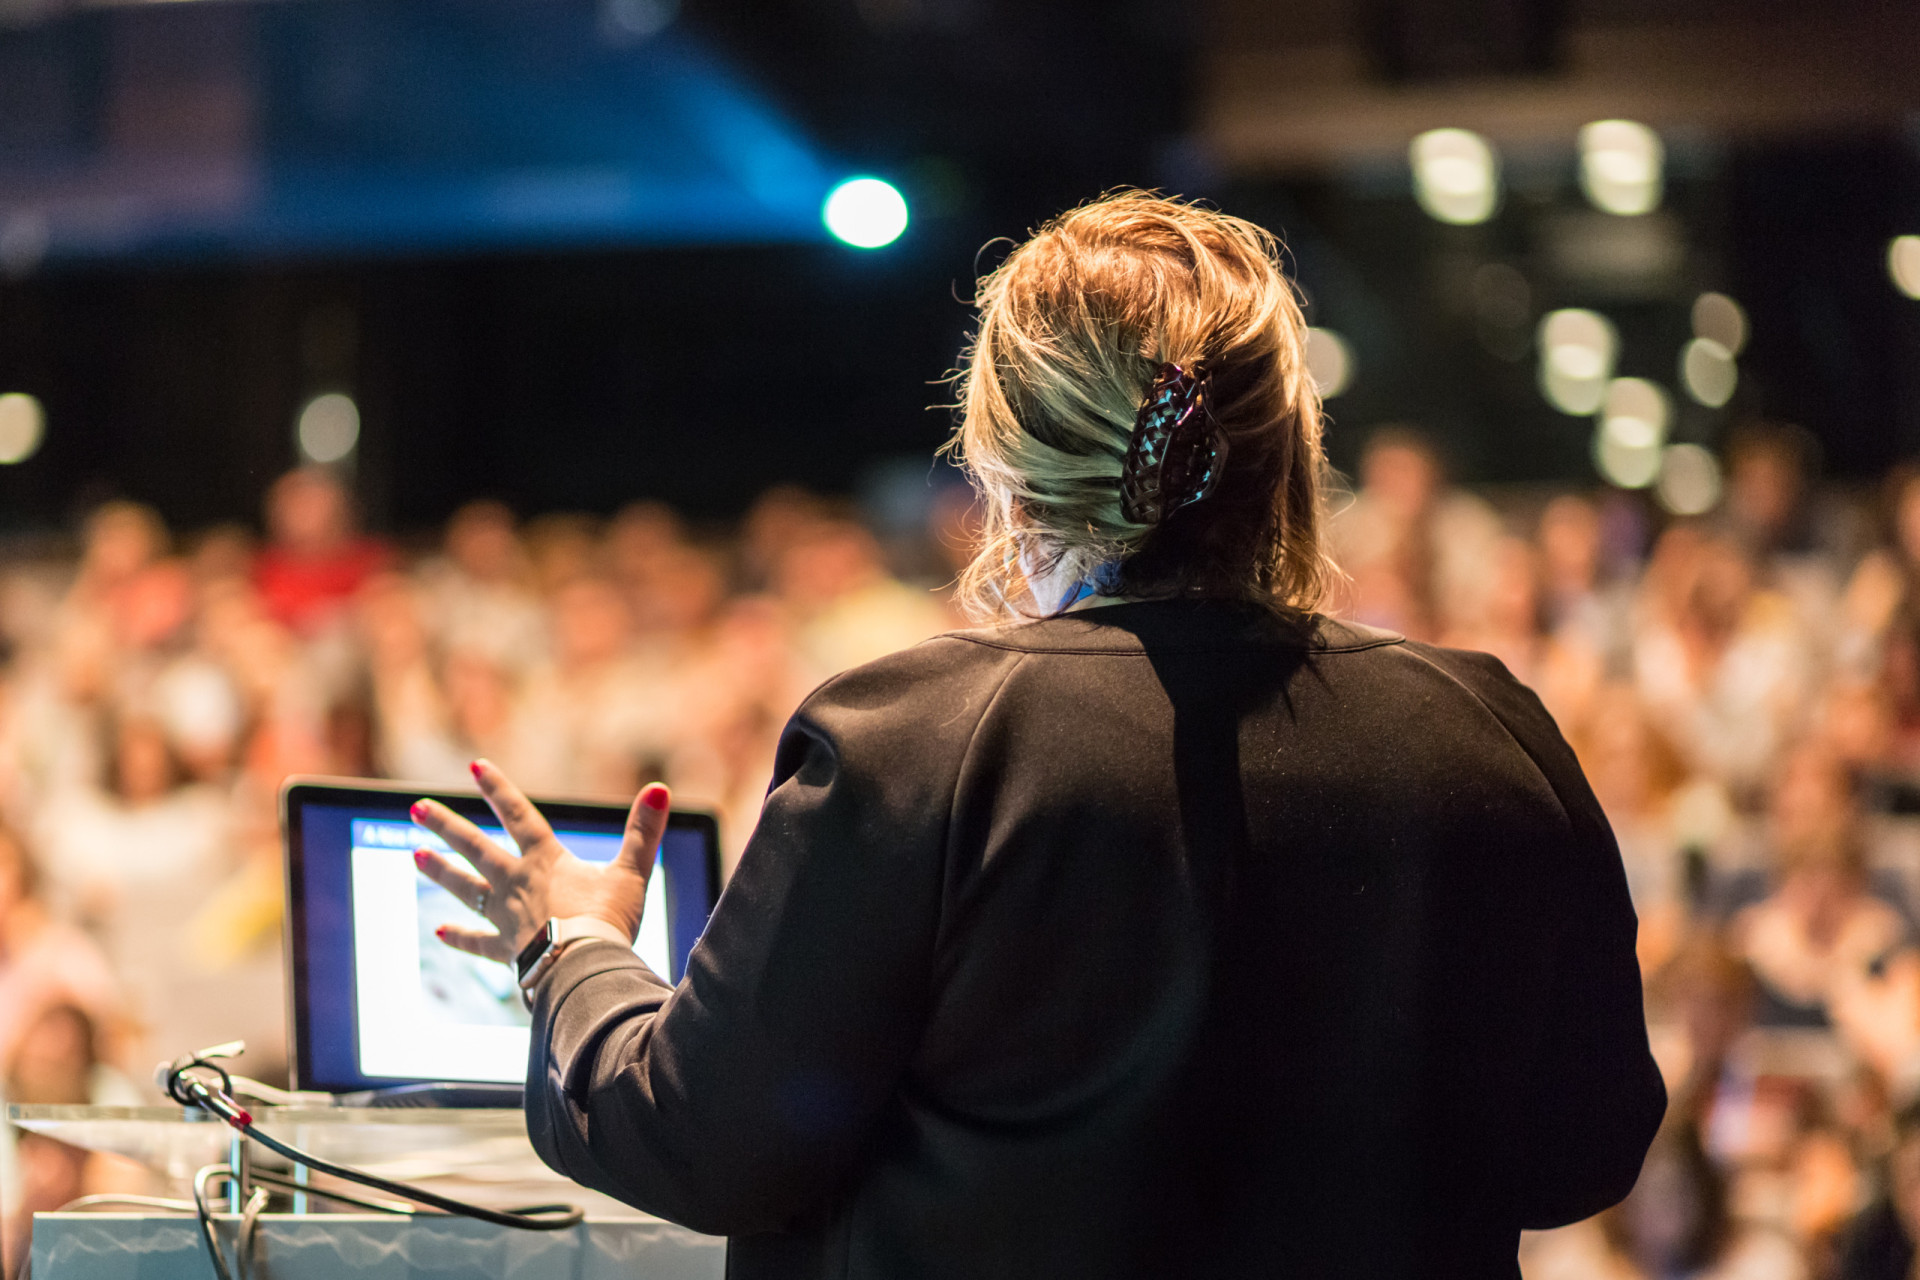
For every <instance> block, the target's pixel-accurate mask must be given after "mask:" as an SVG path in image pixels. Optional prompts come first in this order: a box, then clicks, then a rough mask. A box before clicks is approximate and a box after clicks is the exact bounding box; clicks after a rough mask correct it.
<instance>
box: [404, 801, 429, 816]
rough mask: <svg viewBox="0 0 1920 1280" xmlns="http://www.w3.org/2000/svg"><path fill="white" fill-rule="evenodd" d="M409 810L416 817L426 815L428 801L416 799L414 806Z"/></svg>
mask: <svg viewBox="0 0 1920 1280" xmlns="http://www.w3.org/2000/svg"><path fill="white" fill-rule="evenodd" d="M407 812H408V813H410V814H412V815H413V816H414V817H415V818H422V817H425V816H426V812H427V802H426V801H425V800H415V801H414V802H413V807H412V808H410V809H408V810H407Z"/></svg>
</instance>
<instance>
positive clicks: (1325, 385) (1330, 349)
mask: <svg viewBox="0 0 1920 1280" xmlns="http://www.w3.org/2000/svg"><path fill="white" fill-rule="evenodd" d="M1306 355H1307V372H1308V373H1309V374H1311V375H1312V377H1313V385H1314V386H1315V387H1317V388H1318V389H1319V391H1320V396H1321V398H1322V399H1327V400H1330V399H1332V398H1333V397H1334V396H1337V395H1339V394H1340V393H1341V392H1342V391H1345V390H1346V389H1347V388H1348V387H1349V386H1351V385H1353V373H1354V362H1353V348H1352V347H1351V346H1350V345H1349V344H1348V343H1347V340H1346V339H1345V338H1343V337H1341V336H1340V335H1339V334H1337V333H1335V332H1334V331H1333V330H1332V329H1321V328H1311V329H1308V330H1307V352H1306Z"/></svg>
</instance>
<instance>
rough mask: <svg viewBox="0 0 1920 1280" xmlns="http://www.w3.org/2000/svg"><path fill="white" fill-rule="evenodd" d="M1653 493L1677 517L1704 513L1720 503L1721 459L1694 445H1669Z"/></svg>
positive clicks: (1661, 458)
mask: <svg viewBox="0 0 1920 1280" xmlns="http://www.w3.org/2000/svg"><path fill="white" fill-rule="evenodd" d="M1654 494H1655V496H1656V497H1658V498H1659V499H1660V505H1661V506H1663V507H1665V508H1666V509H1667V510H1668V511H1671V512H1672V513H1673V514H1674V515H1676V516H1697V515H1704V514H1705V513H1706V512H1709V511H1711V510H1713V509H1714V507H1715V506H1717V505H1719V502H1720V460H1719V459H1718V458H1716V457H1714V456H1713V455H1712V454H1711V453H1709V452H1707V451H1706V450H1705V449H1702V448H1701V447H1700V446H1699V445H1697V444H1671V445H1668V446H1667V448H1666V452H1665V453H1663V454H1661V456H1660V484H1659V487H1658V488H1656V489H1655V490H1654Z"/></svg>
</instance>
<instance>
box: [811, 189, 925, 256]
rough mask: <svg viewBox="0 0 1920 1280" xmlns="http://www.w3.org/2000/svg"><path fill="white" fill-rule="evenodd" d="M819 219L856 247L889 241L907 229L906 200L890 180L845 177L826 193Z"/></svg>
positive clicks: (834, 232) (869, 247)
mask: <svg viewBox="0 0 1920 1280" xmlns="http://www.w3.org/2000/svg"><path fill="white" fill-rule="evenodd" d="M820 219H821V221H823V222H825V223H826V224H827V230H829V231H831V232H833V234H834V236H835V237H836V238H837V239H840V240H844V241H845V242H846V243H848V244H850V245H852V246H853V247H854V248H856V249H878V248H881V247H882V246H885V245H890V244H892V243H893V242H894V241H895V240H898V239H899V238H900V233H901V232H903V231H905V230H906V229H907V201H906V197H904V196H902V195H901V194H900V193H899V192H898V191H897V190H895V189H894V187H893V185H892V184H891V183H887V182H882V181H881V180H880V179H878V178H848V179H847V180H846V181H845V182H843V183H841V184H840V185H839V186H837V187H835V188H834V189H833V190H832V191H831V192H830V193H829V194H828V196H827V202H826V204H825V205H823V206H822V207H821V210H820Z"/></svg>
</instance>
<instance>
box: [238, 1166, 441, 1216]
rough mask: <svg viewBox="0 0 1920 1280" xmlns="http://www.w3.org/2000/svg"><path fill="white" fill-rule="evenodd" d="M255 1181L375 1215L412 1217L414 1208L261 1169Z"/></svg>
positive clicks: (257, 1171) (254, 1173) (256, 1170)
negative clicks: (334, 1189) (387, 1214)
mask: <svg viewBox="0 0 1920 1280" xmlns="http://www.w3.org/2000/svg"><path fill="white" fill-rule="evenodd" d="M253 1180H254V1181H255V1182H264V1183H266V1184H267V1185H268V1186H270V1187H273V1188H274V1189H276V1190H279V1191H292V1192H295V1193H299V1194H305V1195H310V1196H318V1197H320V1198H321V1199H322V1200H338V1201H339V1202H340V1203H341V1204H350V1205H352V1206H353V1207H354V1208H356V1209H371V1210H373V1211H374V1212H375V1213H395V1214H402V1215H411V1214H412V1213H413V1208H412V1206H410V1205H399V1204H395V1203H394V1202H393V1201H391V1200H364V1199H362V1198H361V1197H359V1196H350V1195H348V1194H347V1193H346V1192H344V1191H331V1190H328V1189H326V1188H324V1187H316V1186H314V1185H313V1184H312V1183H308V1182H295V1181H294V1180H293V1179H292V1178H289V1177H286V1176H284V1175H282V1174H278V1173H267V1172H266V1171H264V1170H261V1169H255V1170H254V1171H253ZM434 1216H435V1217H440V1216H442V1215H440V1214H437V1213H436V1214H435V1215H434Z"/></svg>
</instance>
